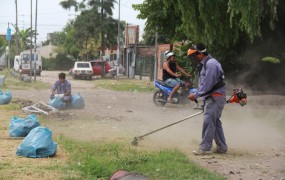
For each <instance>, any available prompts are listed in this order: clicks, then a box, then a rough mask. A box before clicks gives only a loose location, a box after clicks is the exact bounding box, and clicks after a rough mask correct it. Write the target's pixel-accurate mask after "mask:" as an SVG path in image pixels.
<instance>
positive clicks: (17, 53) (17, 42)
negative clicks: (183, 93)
mask: <svg viewBox="0 0 285 180" xmlns="http://www.w3.org/2000/svg"><path fill="white" fill-rule="evenodd" d="M15 4H16V50H15V53H16V55H19V40H18V33H19V32H18V30H19V28H18V1H17V0H15Z"/></svg>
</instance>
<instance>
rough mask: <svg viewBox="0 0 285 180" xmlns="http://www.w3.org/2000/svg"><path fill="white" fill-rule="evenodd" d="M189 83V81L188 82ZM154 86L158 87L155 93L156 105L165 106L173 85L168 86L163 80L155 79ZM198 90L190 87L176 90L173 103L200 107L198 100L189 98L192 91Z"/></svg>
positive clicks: (154, 100)
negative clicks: (194, 100)
mask: <svg viewBox="0 0 285 180" xmlns="http://www.w3.org/2000/svg"><path fill="white" fill-rule="evenodd" d="M186 83H187V82H186ZM154 86H155V87H157V88H158V90H157V91H156V92H155V93H154V94H153V102H154V104H155V105H156V106H164V105H165V104H166V103H167V98H168V96H169V95H170V93H171V91H172V89H173V87H169V86H167V85H166V84H165V83H164V82H163V81H161V80H156V81H154ZM186 86H187V85H186ZM196 91H197V88H194V87H190V88H186V87H182V88H181V89H180V91H178V92H176V93H175V94H174V96H173V99H175V101H173V102H172V103H173V104H178V103H180V104H181V103H182V104H187V103H189V104H192V106H193V108H198V106H199V104H198V101H196V102H193V101H190V100H189V99H188V95H189V94H190V93H194V92H196Z"/></svg>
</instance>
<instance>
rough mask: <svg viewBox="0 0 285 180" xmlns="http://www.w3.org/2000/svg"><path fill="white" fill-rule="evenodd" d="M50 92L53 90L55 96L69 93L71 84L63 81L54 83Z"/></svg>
mask: <svg viewBox="0 0 285 180" xmlns="http://www.w3.org/2000/svg"><path fill="white" fill-rule="evenodd" d="M51 89H52V90H55V92H56V93H57V94H64V93H66V92H70V93H71V84H70V82H69V81H67V80H65V81H64V83H61V82H60V80H57V81H55V83H54V84H53V85H52V87H51Z"/></svg>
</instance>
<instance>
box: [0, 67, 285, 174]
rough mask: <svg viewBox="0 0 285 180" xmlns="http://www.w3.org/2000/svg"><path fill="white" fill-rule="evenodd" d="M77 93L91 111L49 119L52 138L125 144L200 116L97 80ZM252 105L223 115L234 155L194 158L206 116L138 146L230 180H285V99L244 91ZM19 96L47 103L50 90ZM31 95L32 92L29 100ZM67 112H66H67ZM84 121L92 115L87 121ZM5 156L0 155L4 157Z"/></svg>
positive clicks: (49, 75) (81, 84)
mask: <svg viewBox="0 0 285 180" xmlns="http://www.w3.org/2000/svg"><path fill="white" fill-rule="evenodd" d="M57 74H58V72H43V73H42V77H40V78H38V80H41V81H44V82H48V83H50V84H52V83H53V82H54V80H56V79H57ZM68 80H70V81H71V83H72V89H73V94H75V93H78V92H79V93H80V94H81V95H82V96H83V98H84V100H85V104H86V107H85V108H84V109H83V110H72V109H70V110H67V111H66V112H67V113H69V114H70V115H71V117H72V118H71V119H68V120H58V119H50V120H49V122H48V124H47V126H49V128H50V129H51V130H52V131H53V134H55V135H58V134H63V135H65V136H69V137H72V138H76V139H81V140H86V141H89V140H90V141H91V140H107V141H121V142H122V141H123V142H125V143H126V145H129V144H130V142H131V141H132V139H133V137H135V136H139V135H142V134H145V133H148V132H150V131H152V130H155V129H157V128H160V127H162V126H165V125H167V124H170V123H173V122H175V121H178V120H180V119H183V118H185V117H187V116H189V115H191V114H194V113H196V112H198V111H197V110H193V109H191V107H190V106H189V105H184V106H182V105H166V106H165V107H156V106H155V105H154V104H153V102H152V94H151V93H137V92H133V91H130V92H114V91H109V90H105V89H101V88H99V87H97V86H96V81H98V80H97V79H95V80H93V81H85V80H73V79H71V78H69V77H68ZM245 91H246V92H247V93H248V94H249V96H248V105H247V106H245V107H240V106H239V105H238V104H228V105H226V106H225V110H224V112H223V116H222V122H223V126H224V131H225V135H226V138H227V143H228V145H229V152H228V154H225V155H216V154H214V155H210V156H206V157H195V156H193V155H192V154H191V152H192V150H193V149H196V148H197V147H198V145H199V142H200V137H201V126H202V116H201V115H200V116H197V117H194V118H192V119H189V120H187V121H184V122H182V123H179V124H177V125H174V126H172V127H169V128H167V129H164V130H162V131H159V132H157V133H154V134H151V135H149V136H147V137H146V138H145V139H144V140H143V141H139V146H138V147H137V148H142V149H164V148H171V149H174V148H177V149H180V150H182V151H183V152H185V153H186V154H187V155H188V156H189V158H190V159H192V160H194V161H195V162H198V163H199V164H200V165H202V166H205V167H207V168H208V169H211V170H212V171H216V172H218V173H220V174H222V175H224V176H225V177H227V178H228V179H278V180H279V179H285V138H284V135H285V112H284V107H285V97H284V96H277V95H258V96H255V95H253V93H251V92H248V91H247V90H245ZM12 94H13V97H14V98H22V99H28V100H32V101H33V102H38V101H43V102H47V101H48V96H49V90H40V91H31V92H29V93H28V92H25V91H13V92H12ZM27 94H29V95H28V96H27ZM66 112H65V113H66ZM84 117H89V118H90V117H91V118H92V119H93V120H92V121H86V120H83V119H85V118H84ZM0 158H1V157H0Z"/></svg>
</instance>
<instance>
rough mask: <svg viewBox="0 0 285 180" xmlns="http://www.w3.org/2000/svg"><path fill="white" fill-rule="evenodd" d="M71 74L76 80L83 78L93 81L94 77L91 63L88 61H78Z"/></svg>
mask: <svg viewBox="0 0 285 180" xmlns="http://www.w3.org/2000/svg"><path fill="white" fill-rule="evenodd" d="M71 72H72V73H71V75H72V77H73V78H74V79H76V78H81V79H90V80H91V79H92V76H93V70H92V66H91V63H90V62H87V61H76V62H75V63H74V67H73V69H72V70H71Z"/></svg>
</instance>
